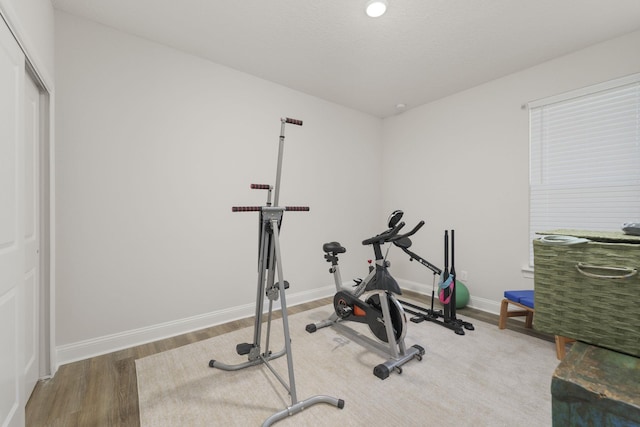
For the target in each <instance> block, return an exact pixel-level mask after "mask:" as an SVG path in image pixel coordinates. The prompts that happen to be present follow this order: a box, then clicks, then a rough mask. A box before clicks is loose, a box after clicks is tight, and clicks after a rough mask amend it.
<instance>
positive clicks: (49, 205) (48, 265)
mask: <svg viewBox="0 0 640 427" xmlns="http://www.w3.org/2000/svg"><path fill="white" fill-rule="evenodd" d="M19 21H20V20H19V18H18V16H17V15H16V13H15V11H14V10H13V9H12V8H11V7H10V5H9V7H5V4H4V3H3V2H1V1H0V25H6V26H7V28H8V29H9V31H10V32H11V34H13V37H14V38H15V40H16V41H17V43H18V46H19V47H20V49H21V50H22V52H23V53H24V56H25V70H24V72H25V77H27V74H28V75H29V76H30V77H31V78H32V79H33V81H34V82H35V83H36V86H37V87H38V88H39V90H40V101H41V102H40V159H39V167H40V182H39V185H40V219H39V221H40V291H41V292H40V313H39V314H40V337H39V338H40V349H39V351H40V361H39V363H40V373H39V375H40V378H41V379H42V378H50V377H52V376H53V375H54V374H55V373H56V371H57V369H58V365H57V357H56V339H55V312H56V311H55V163H54V162H55V158H54V152H55V138H54V134H55V130H54V117H55V92H54V89H53V87H54V86H53V80H52V79H51V78H49V76H48V75H47V73H46V71H43V69H42V68H41V67H38V64H40V63H41V61H38V57H37V54H36V53H35V49H29V48H28V47H29V46H30V45H29V44H28V43H25V40H28V36H27V35H26V34H22V33H23V32H25V31H23V30H24V27H23V26H21V25H20V22H19Z"/></svg>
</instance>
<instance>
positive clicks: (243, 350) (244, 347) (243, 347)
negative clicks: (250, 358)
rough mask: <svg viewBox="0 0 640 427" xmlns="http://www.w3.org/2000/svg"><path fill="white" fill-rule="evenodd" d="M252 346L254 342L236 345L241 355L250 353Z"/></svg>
mask: <svg viewBox="0 0 640 427" xmlns="http://www.w3.org/2000/svg"><path fill="white" fill-rule="evenodd" d="M252 348H253V344H249V343H248V342H244V343H242V344H238V345H237V346H236V353H238V354H239V355H240V356H244V355H245V354H249V352H250V351H251V349H252Z"/></svg>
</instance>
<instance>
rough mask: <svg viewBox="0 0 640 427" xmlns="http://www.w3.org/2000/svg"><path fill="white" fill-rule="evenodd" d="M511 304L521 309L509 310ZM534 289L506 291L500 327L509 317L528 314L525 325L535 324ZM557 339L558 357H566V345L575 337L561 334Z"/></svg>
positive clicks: (504, 324)
mask: <svg viewBox="0 0 640 427" xmlns="http://www.w3.org/2000/svg"><path fill="white" fill-rule="evenodd" d="M509 304H511V305H515V306H517V307H518V308H519V310H511V311H509ZM534 312H535V310H534V309H533V291H532V290H527V291H505V292H504V299H503V300H502V303H501V304H500V319H499V320H498V328H500V329H504V328H505V327H506V326H507V318H509V317H518V316H526V319H525V322H524V326H525V328H531V327H532V326H533V314H534ZM555 340H556V357H557V358H558V360H562V359H564V356H565V346H566V345H567V343H571V342H574V341H575V340H574V339H571V338H567V337H563V336H560V335H556V336H555Z"/></svg>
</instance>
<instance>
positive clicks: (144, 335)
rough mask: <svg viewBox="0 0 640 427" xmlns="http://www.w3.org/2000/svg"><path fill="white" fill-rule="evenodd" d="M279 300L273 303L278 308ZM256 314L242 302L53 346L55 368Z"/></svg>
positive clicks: (293, 298)
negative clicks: (142, 326) (219, 308)
mask: <svg viewBox="0 0 640 427" xmlns="http://www.w3.org/2000/svg"><path fill="white" fill-rule="evenodd" d="M333 293H335V287H333V286H327V287H323V288H319V289H314V290H312V291H305V292H298V293H291V294H287V305H288V306H289V307H292V306H294V305H298V304H302V303H305V302H309V301H314V300H317V299H320V298H324V297H328V296H330V295H333ZM279 308H280V303H279V300H278V302H277V303H276V304H275V305H274V309H279ZM254 314H255V303H251V304H244V305H241V306H236V307H231V308H228V309H224V310H218V311H214V312H211V313H205V314H201V315H198V316H192V317H189V318H185V319H178V320H174V321H170V322H165V323H161V324H157V325H152V326H147V327H144V328H138V329H132V330H129V331H124V332H120V333H116V334H111V335H105V336H101V337H97V338H92V339H88V340H84V341H79V342H75V343H71V344H65V345H61V346H58V347H56V360H57V365H56V369H55V370H57V369H58V367H59V366H61V365H66V364H67V363H71V362H76V361H78V360H84V359H87V358H90V357H95V356H100V355H102V354H107V353H111V352H114V351H117V350H122V349H125V348H130V347H135V346H137V345H141V344H146V343H149V342H153V341H158V340H161V339H165V338H170V337H173V336H176V335H181V334H186V333H188V332H193V331H197V330H199V329H204V328H208V327H211V326H215V325H220V324H223V323H227V322H231V321H233V320H238V319H243V318H246V317H251V316H253V315H254Z"/></svg>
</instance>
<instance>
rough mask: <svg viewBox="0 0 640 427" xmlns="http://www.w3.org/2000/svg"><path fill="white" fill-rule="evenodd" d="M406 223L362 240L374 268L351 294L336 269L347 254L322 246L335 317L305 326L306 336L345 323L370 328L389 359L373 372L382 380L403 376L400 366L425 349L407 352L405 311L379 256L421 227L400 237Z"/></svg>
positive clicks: (395, 284)
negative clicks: (370, 250) (333, 287)
mask: <svg viewBox="0 0 640 427" xmlns="http://www.w3.org/2000/svg"><path fill="white" fill-rule="evenodd" d="M404 225H405V223H404V222H401V223H399V224H397V225H395V226H394V227H392V228H389V229H388V230H386V231H384V232H383V233H380V234H378V235H376V236H373V237H370V238H368V239H365V240H364V241H363V242H362V244H363V245H371V246H373V252H374V254H375V266H373V265H370V266H369V274H368V276H367V277H366V278H365V279H355V280H354V282H355V285H354V286H355V287H354V289H353V290H347V289H344V288H343V286H342V278H341V276H340V267H339V266H338V255H339V254H343V253H345V252H346V251H347V250H346V249H345V248H344V246H342V245H341V244H340V243H338V242H329V243H325V244H324V245H323V246H322V250H323V251H324V252H325V255H324V258H325V260H326V261H327V262H329V263H331V268H330V269H329V272H330V273H332V274H333V278H334V281H335V285H336V294H335V295H334V297H333V307H334V310H335V311H334V313H332V314H331V316H330V317H329V318H328V319H325V320H323V321H320V322H317V323H310V324H308V325H307V326H306V328H305V329H306V331H307V332H309V333H313V332H316V331H317V330H318V329H321V328H324V327H327V326H332V325H335V324H337V323H342V322H345V321H353V322H358V323H364V324H366V325H368V326H369V329H370V330H371V332H372V333H373V335H374V336H375V337H376V338H377V339H378V340H380V341H382V342H383V343H386V344H387V348H388V350H387V351H388V353H389V355H390V358H389V359H388V360H387V361H386V362H384V363H381V364H379V365H377V366H376V367H375V368H374V369H373V374H374V375H375V376H376V377H378V378H380V379H382V380H384V379H386V378H387V377H389V374H390V373H391V372H392V371H394V370H395V371H396V372H398V373H399V374H401V373H402V365H404V364H405V363H407V362H409V361H410V360H412V359H414V358H417V359H418V360H419V361H420V360H422V356H423V355H424V354H425V351H424V348H423V347H421V346H419V345H417V344H415V345H413V346H412V347H410V348H408V349H407V348H406V345H405V342H404V338H405V335H406V331H407V318H406V315H405V313H404V309H403V308H402V306H401V305H400V303H399V302H398V300H397V299H396V297H395V295H400V294H401V293H402V291H401V290H400V286H399V285H398V282H396V280H395V279H394V278H393V277H392V276H391V274H390V273H389V271H388V267H389V265H390V264H389V262H388V261H387V260H386V259H385V257H384V256H383V255H382V245H383V244H384V243H391V242H394V241H396V240H400V239H403V238H407V237H409V236H411V235H413V234H415V233H416V232H417V231H418V230H419V229H420V228H421V227H422V226H423V225H424V221H421V222H420V223H419V224H418V225H416V226H415V227H414V229H413V230H411V231H410V232H409V233H406V234H402V235H399V234H398V232H399V231H400V229H401V228H402V227H404Z"/></svg>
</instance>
